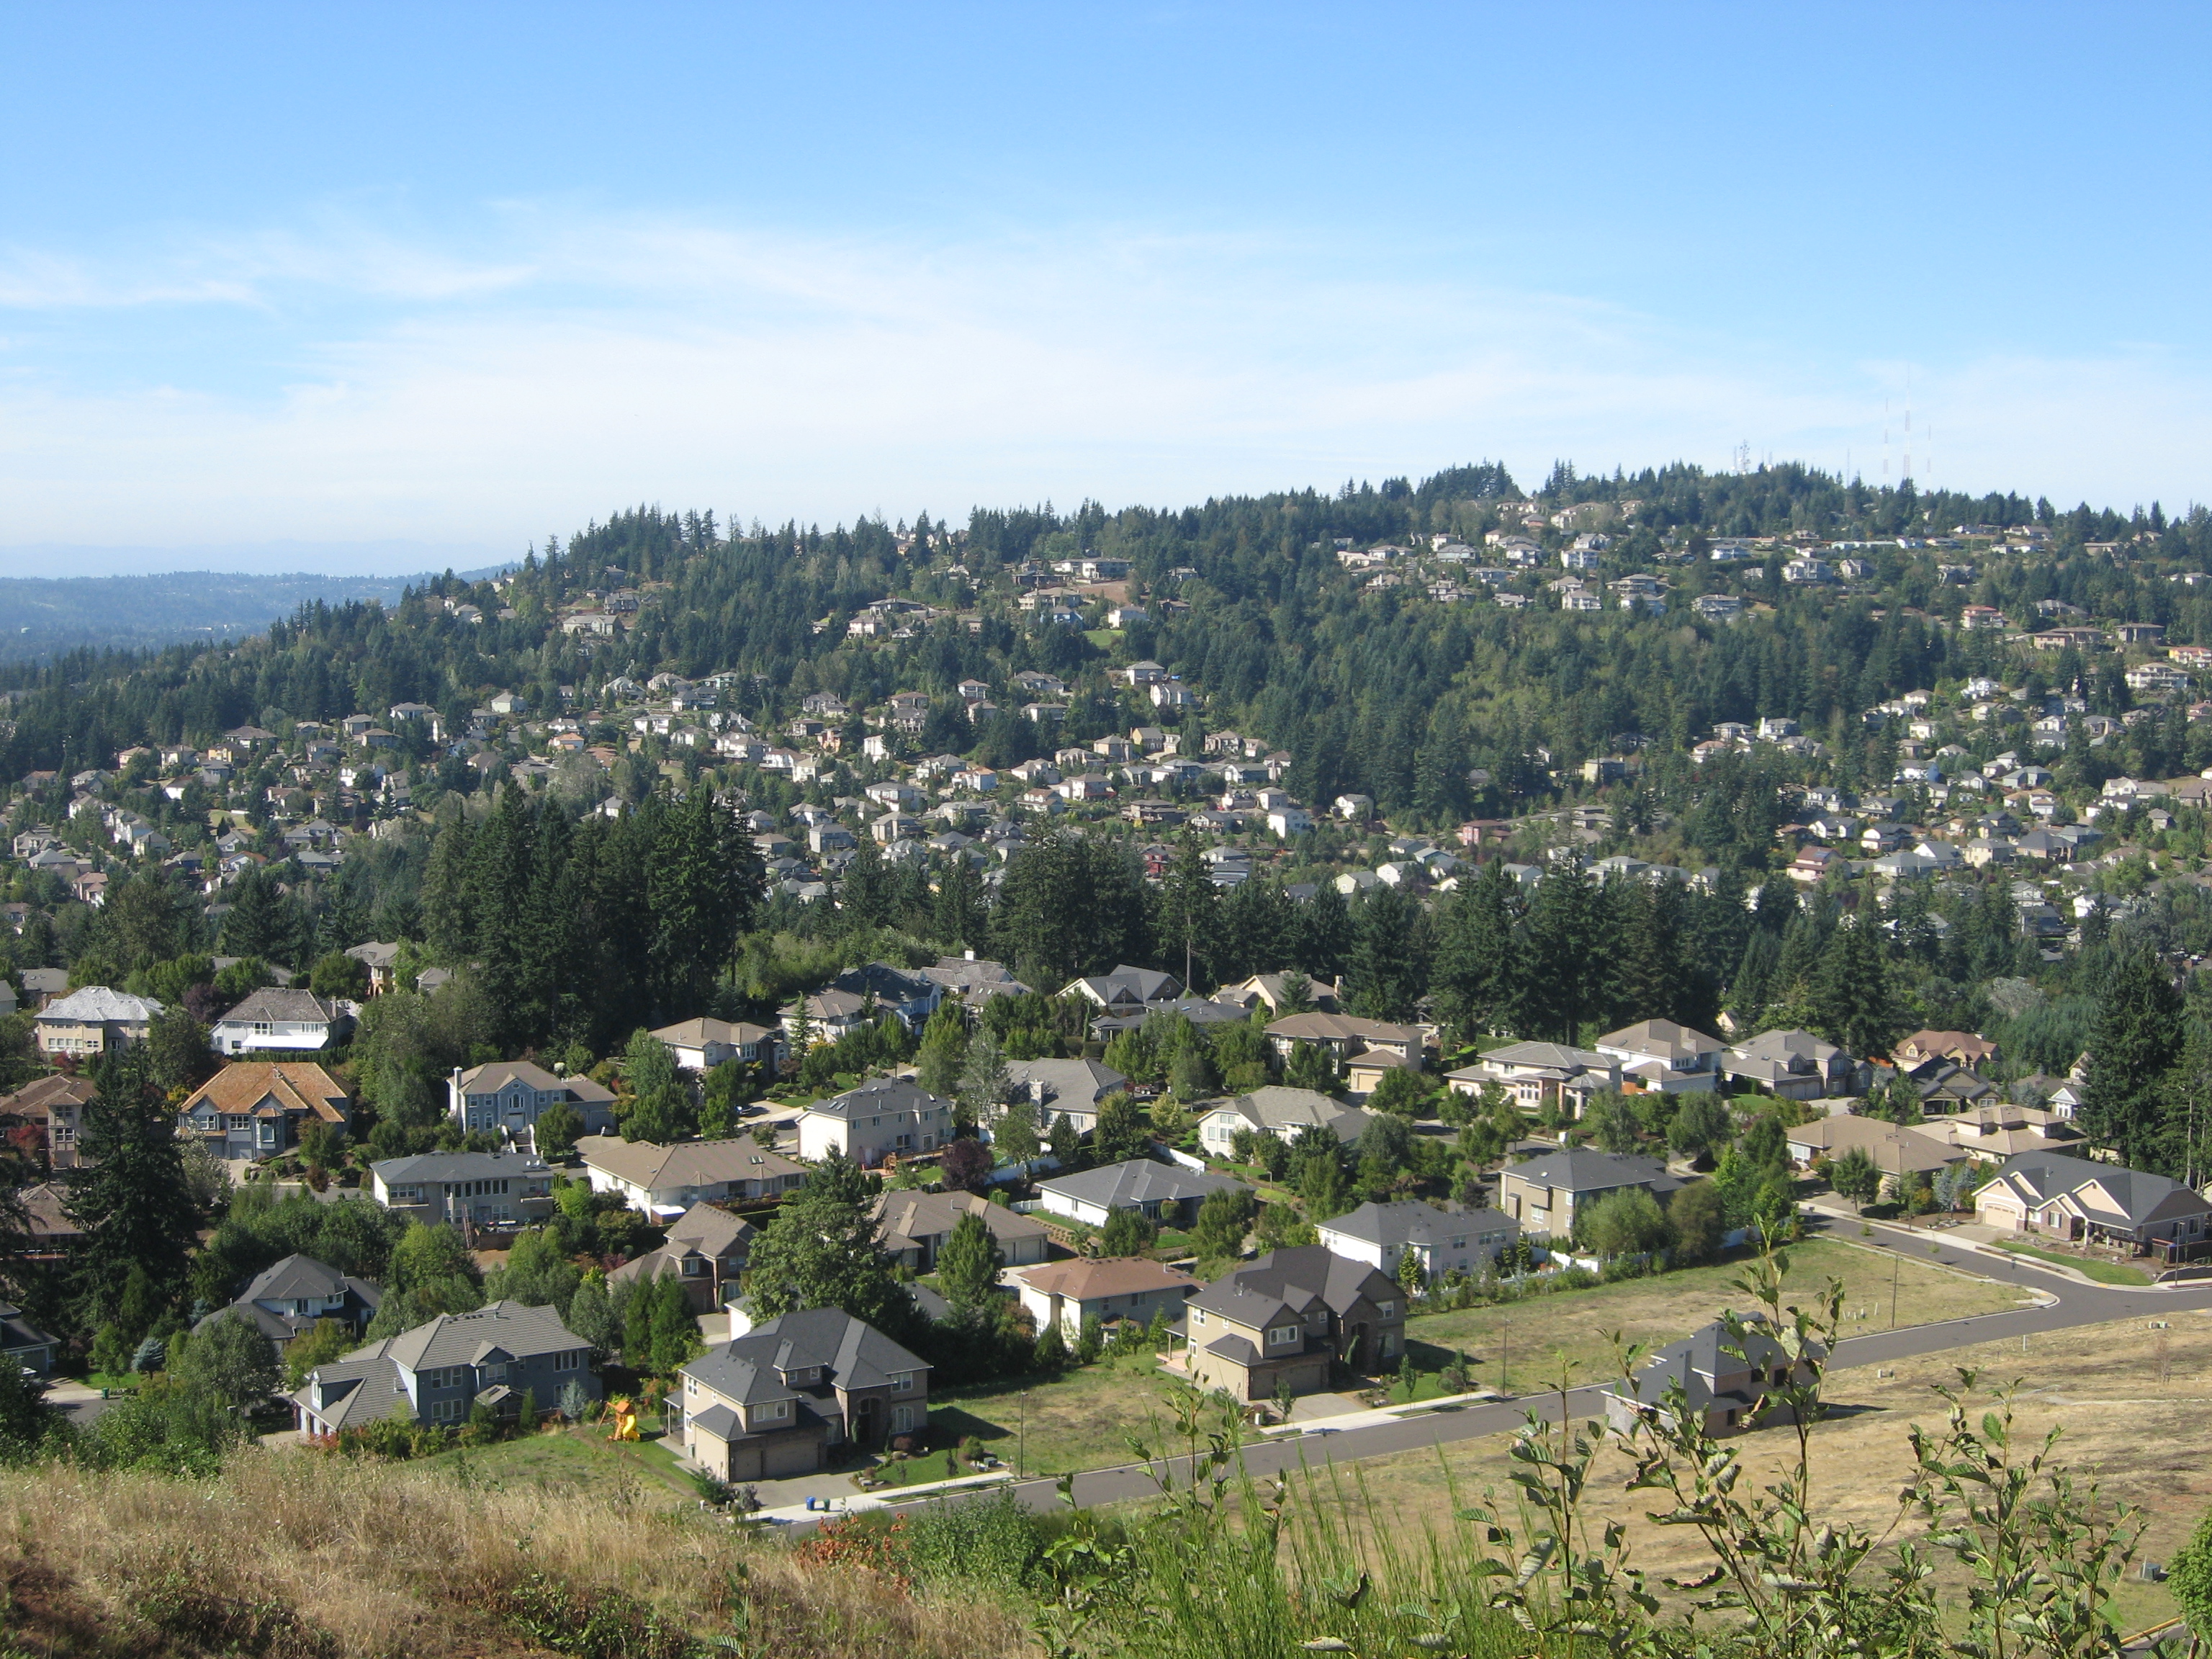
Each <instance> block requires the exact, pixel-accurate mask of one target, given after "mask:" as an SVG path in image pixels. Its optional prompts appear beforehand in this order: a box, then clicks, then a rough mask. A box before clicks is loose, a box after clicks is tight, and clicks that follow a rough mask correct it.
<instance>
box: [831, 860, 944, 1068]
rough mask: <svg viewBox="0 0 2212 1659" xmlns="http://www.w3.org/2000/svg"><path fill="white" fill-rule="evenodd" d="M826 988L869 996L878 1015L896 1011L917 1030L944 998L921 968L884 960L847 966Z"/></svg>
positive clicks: (908, 1028) (935, 983) (900, 1019)
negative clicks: (900, 966) (857, 965)
mask: <svg viewBox="0 0 2212 1659" xmlns="http://www.w3.org/2000/svg"><path fill="white" fill-rule="evenodd" d="M916 833H917V834H919V833H920V829H919V826H917V827H916ZM829 988H830V989H831V990H833V991H842V992H844V993H845V994H847V995H848V996H856V997H860V998H861V999H862V1000H872V1002H873V1003H874V1005H875V1008H876V1017H877V1018H879V1019H880V1018H882V1017H883V1016H884V1015H885V1014H896V1015H897V1016H898V1018H899V1023H900V1024H902V1025H904V1026H905V1027H906V1028H907V1030H909V1031H919V1030H921V1028H922V1027H923V1026H924V1025H925V1024H927V1023H928V1021H929V1017H930V1016H931V1015H932V1014H933V1013H935V1012H937V1005H938V1004H939V1002H942V1001H943V1000H945V987H944V986H942V985H940V984H939V983H938V981H935V980H933V979H932V978H931V977H930V976H929V975H927V973H925V972H924V971H922V970H921V969H918V968H895V967H893V966H892V965H891V964H890V963H888V962H864V963H861V964H860V966H859V967H857V968H848V969H846V970H845V971H844V972H843V973H842V974H840V975H837V977H836V978H835V979H833V980H831V981H829Z"/></svg>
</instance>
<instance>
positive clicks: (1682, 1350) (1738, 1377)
mask: <svg viewBox="0 0 2212 1659" xmlns="http://www.w3.org/2000/svg"><path fill="white" fill-rule="evenodd" d="M1748 1323H1750V1324H1751V1327H1752V1328H1750V1329H1749V1330H1747V1332H1746V1333H1745V1334H1744V1339H1743V1340H1742V1342H1741V1344H1739V1343H1737V1342H1736V1340H1735V1339H1734V1338H1733V1337H1731V1336H1729V1334H1728V1328H1727V1327H1726V1326H1725V1325H1723V1324H1722V1323H1721V1322H1719V1321H1718V1320H1715V1321H1714V1322H1712V1323H1711V1324H1710V1325H1706V1326H1704V1327H1702V1328H1699V1329H1698V1330H1694V1331H1692V1332H1691V1333H1690V1334H1689V1335H1687V1336H1686V1337H1684V1338H1683V1339H1682V1340H1680V1341H1679V1342H1672V1343H1669V1344H1668V1346H1665V1347H1663V1348H1662V1349H1660V1350H1659V1352H1657V1353H1656V1354H1654V1355H1652V1356H1651V1360H1650V1364H1647V1365H1646V1366H1645V1367H1644V1369H1643V1370H1640V1371H1638V1372H1637V1374H1636V1375H1635V1376H1634V1377H1633V1378H1632V1379H1627V1380H1625V1381H1623V1382H1620V1383H1614V1384H1613V1390H1612V1392H1611V1393H1609V1394H1608V1395H1607V1396H1606V1401H1605V1415H1606V1420H1607V1422H1608V1423H1609V1424H1611V1425H1612V1426H1613V1428H1614V1429H1615V1430H1617V1431H1621V1432H1623V1433H1626V1431H1628V1429H1629V1428H1630V1427H1631V1426H1632V1425H1633V1424H1634V1423H1635V1421H1636V1419H1638V1417H1655V1416H1656V1417H1661V1418H1662V1419H1663V1418H1665V1417H1667V1416H1669V1415H1670V1413H1668V1412H1667V1410H1666V1402H1667V1394H1668V1389H1672V1388H1674V1387H1675V1386H1676V1385H1678V1384H1679V1385H1680V1388H1681V1390H1682V1397H1683V1403H1684V1405H1685V1406H1686V1407H1687V1408H1688V1409H1689V1410H1691V1411H1693V1412H1699V1413H1703V1414H1704V1416H1705V1431H1706V1432H1707V1433H1708V1434H1730V1433H1734V1432H1735V1431H1738V1430H1740V1429H1744V1428H1747V1427H1749V1426H1750V1419H1751V1416H1752V1413H1753V1411H1754V1410H1755V1409H1756V1408H1757V1407H1758V1406H1759V1402H1760V1401H1762V1400H1764V1399H1765V1397H1766V1394H1767V1391H1768V1390H1769V1389H1774V1388H1778V1387H1780V1386H1782V1385H1783V1384H1784V1383H1790V1382H1793V1381H1794V1382H1797V1383H1808V1382H1810V1381H1811V1380H1812V1375H1813V1364H1812V1362H1813V1361H1815V1360H1817V1359H1818V1358H1819V1357H1820V1352H1821V1351H1820V1346H1819V1345H1818V1344H1815V1345H1814V1351H1813V1352H1812V1353H1811V1354H1810V1355H1809V1356H1808V1358H1805V1359H1801V1360H1798V1361H1796V1362H1795V1363H1794V1364H1793V1362H1792V1361H1791V1360H1790V1356H1789V1354H1788V1353H1787V1352H1784V1350H1783V1348H1782V1346H1781V1345H1780V1344H1779V1343H1778V1342H1777V1341H1775V1340H1774V1339H1773V1337H1771V1335H1768V1334H1766V1333H1765V1331H1764V1330H1762V1329H1760V1328H1759V1327H1760V1326H1761V1325H1763V1324H1764V1323H1765V1321H1764V1319H1762V1318H1759V1317H1757V1316H1754V1318H1753V1320H1752V1321H1750V1322H1748ZM1739 1348H1740V1349H1741V1352H1731V1350H1732V1349H1739ZM1795 1419H1796V1413H1794V1412H1791V1411H1790V1409H1789V1408H1788V1407H1776V1408H1774V1409H1773V1410H1772V1411H1771V1412H1770V1413H1767V1414H1766V1415H1765V1417H1764V1418H1762V1419H1760V1420H1761V1423H1762V1425H1763V1424H1765V1423H1788V1422H1792V1421H1794V1420H1795Z"/></svg>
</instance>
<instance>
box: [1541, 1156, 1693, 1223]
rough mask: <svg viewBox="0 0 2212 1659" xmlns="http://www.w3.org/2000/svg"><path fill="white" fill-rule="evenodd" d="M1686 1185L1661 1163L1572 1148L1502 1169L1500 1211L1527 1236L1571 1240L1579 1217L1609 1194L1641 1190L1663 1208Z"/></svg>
mask: <svg viewBox="0 0 2212 1659" xmlns="http://www.w3.org/2000/svg"><path fill="white" fill-rule="evenodd" d="M1681 1185H1682V1183H1681V1182H1680V1181H1677V1180H1676V1179H1675V1178H1674V1176H1670V1175H1668V1173H1667V1166H1666V1165H1665V1164H1662V1163H1661V1162H1660V1161H1659V1160H1658V1159H1657V1158H1635V1157H1632V1156H1629V1155H1626V1154H1624V1153H1616V1152H1592V1151H1590V1150H1589V1149H1588V1148H1587V1147H1582V1146H1569V1147H1563V1148H1561V1149H1560V1150H1559V1151H1558V1152H1540V1153H1538V1154H1537V1155H1536V1156H1535V1157H1534V1158H1530V1159H1528V1161H1527V1162H1526V1163H1524V1164H1514V1165H1513V1166H1512V1167H1511V1168H1510V1169H1506V1170H1501V1171H1500V1172H1499V1174H1498V1208H1499V1209H1501V1210H1503V1211H1504V1212H1505V1213H1506V1214H1507V1215H1509V1216H1510V1217H1511V1218H1513V1219H1514V1220H1515V1221H1516V1222H1518V1223H1520V1225H1521V1231H1522V1232H1524V1233H1527V1234H1530V1235H1532V1236H1538V1237H1551V1238H1566V1237H1570V1236H1571V1234H1572V1233H1573V1232H1574V1230H1575V1218H1576V1217H1577V1215H1579V1214H1580V1213H1581V1212H1583V1210H1584V1209H1586V1208H1588V1207H1589V1206H1590V1205H1592V1204H1595V1202H1597V1200H1600V1199H1601V1198H1603V1197H1605V1196H1606V1195H1607V1194H1609V1193H1617V1192H1620V1190H1621V1189H1622V1188H1628V1187H1641V1188H1644V1191H1646V1192H1648V1193H1650V1194H1651V1195H1652V1196H1653V1197H1655V1198H1656V1199H1658V1200H1660V1201H1661V1202H1662V1203H1663V1202H1665V1200H1667V1199H1668V1198H1670V1197H1672V1196H1673V1195H1674V1193H1676V1192H1677V1191H1679V1190H1680V1188H1681Z"/></svg>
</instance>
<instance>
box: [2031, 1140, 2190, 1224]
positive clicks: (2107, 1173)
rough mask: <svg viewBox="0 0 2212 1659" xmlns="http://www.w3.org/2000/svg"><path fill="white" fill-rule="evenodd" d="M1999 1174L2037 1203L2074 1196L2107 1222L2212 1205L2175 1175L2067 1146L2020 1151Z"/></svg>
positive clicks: (2129, 1221) (2143, 1218) (2083, 1208)
mask: <svg viewBox="0 0 2212 1659" xmlns="http://www.w3.org/2000/svg"><path fill="white" fill-rule="evenodd" d="M1996 1178H1997V1179H1998V1180H2000V1181H2002V1182H2006V1183H2007V1184H2008V1185H2009V1186H2011V1187H2012V1188H2014V1190H2015V1191H2017V1192H2019V1193H2021V1194H2022V1195H2023V1196H2024V1197H2027V1198H2028V1199H2029V1200H2032V1201H2033V1202H2034V1203H2037V1204H2046V1203H2049V1202H2050V1201H2051V1200H2052V1199H2055V1198H2071V1199H2073V1200H2074V1201H2075V1205H2076V1206H2078V1207H2079V1208H2081V1211H2082V1212H2083V1213H2084V1214H2085V1215H2087V1216H2088V1217H2089V1218H2091V1219H2093V1220H2096V1221H2100V1222H2104V1223H2106V1224H2108V1225H2109V1224H2112V1223H2116V1222H2118V1223H2124V1224H2125V1225H2128V1226H2130V1227H2139V1226H2141V1225H2143V1224H2144V1223H2145V1222H2147V1221H2150V1220H2152V1219H2154V1218H2156V1216H2157V1215H2158V1214H2159V1213H2160V1212H2161V1211H2165V1212H2167V1213H2175V1214H2184V1215H2187V1214H2199V1213H2203V1212H2207V1211H2212V1201H2208V1200H2206V1199H2205V1198H2204V1197H2203V1194H2199V1193H2198V1192H2197V1190H2196V1189H2195V1188H2191V1187H2189V1186H2186V1185H2185V1184H2184V1183H2182V1182H2179V1181H2176V1180H2174V1179H2173V1178H2172V1176H2161V1175H2151V1174H2149V1173H2148V1172H2147V1171H2145V1170H2130V1169H2128V1168H2127V1167H2125V1166H2124V1165H2123V1164H2098V1163H2093V1162H2092V1161H2091V1160H2089V1159H2087V1158H2069V1157H2067V1156H2066V1155H2065V1154H2064V1153H2063V1152H2021V1154H2019V1155H2018V1156H2017V1157H2015V1158H2007V1159H2006V1160H2005V1162H2004V1163H2003V1164H2002V1165H2000V1166H1999V1167H1998V1170H1997V1173H1996ZM2176 1200H2181V1201H2179V1202H2176ZM2169 1206H2171V1207H2169Z"/></svg>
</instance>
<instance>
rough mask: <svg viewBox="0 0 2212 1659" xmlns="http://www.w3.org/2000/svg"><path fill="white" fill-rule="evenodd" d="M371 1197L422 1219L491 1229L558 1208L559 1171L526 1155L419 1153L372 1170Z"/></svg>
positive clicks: (546, 1213)
mask: <svg viewBox="0 0 2212 1659" xmlns="http://www.w3.org/2000/svg"><path fill="white" fill-rule="evenodd" d="M368 1179H369V1196H370V1197H372V1198H374V1200H376V1201H377V1202H378V1203H379V1204H381V1205H382V1206H384V1207H385V1208H386V1209H387V1210H404V1211H406V1212H408V1214H409V1215H410V1218H413V1219H415V1220H417V1221H428V1222H431V1223H433V1224H435V1223H438V1222H451V1223H453V1224H456V1225H458V1224H459V1223H462V1222H467V1223H469V1224H471V1225H475V1226H479V1227H482V1226H489V1225H496V1224H500V1223H505V1222H514V1221H535V1220H538V1219H541V1218H544V1217H545V1216H547V1215H549V1214H550V1213H551V1212H552V1209H553V1171H552V1170H550V1169H548V1168H546V1166H545V1165H544V1164H542V1163H540V1162H539V1161H538V1159H537V1158H532V1157H529V1156H527V1155H526V1154H524V1153H521V1152H419V1153H417V1154H416V1155H415V1156H413V1157H411V1158H386V1159H385V1160H384V1161H383V1162H382V1163H380V1164H370V1165H369V1166H368Z"/></svg>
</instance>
